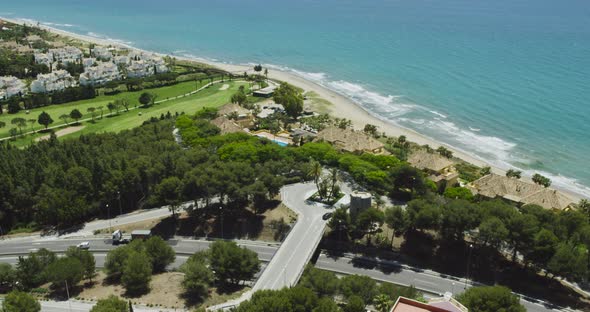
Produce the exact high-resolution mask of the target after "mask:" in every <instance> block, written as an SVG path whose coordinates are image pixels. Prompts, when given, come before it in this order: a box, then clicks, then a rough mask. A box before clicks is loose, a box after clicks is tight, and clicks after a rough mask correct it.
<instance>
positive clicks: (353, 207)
mask: <svg viewBox="0 0 590 312" xmlns="http://www.w3.org/2000/svg"><path fill="white" fill-rule="evenodd" d="M371 198H372V195H371V193H366V192H357V191H355V192H352V193H351V194H350V214H351V215H357V214H359V213H361V212H363V211H364V210H367V209H369V208H371Z"/></svg>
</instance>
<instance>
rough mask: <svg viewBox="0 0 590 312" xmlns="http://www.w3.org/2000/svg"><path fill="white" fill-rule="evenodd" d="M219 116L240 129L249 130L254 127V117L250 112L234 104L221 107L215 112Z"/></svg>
mask: <svg viewBox="0 0 590 312" xmlns="http://www.w3.org/2000/svg"><path fill="white" fill-rule="evenodd" d="M217 113H218V114H219V116H226V117H227V118H229V119H232V120H234V122H235V123H236V124H237V125H238V126H240V127H241V128H250V127H252V126H253V125H254V116H253V115H252V112H251V111H250V110H249V109H247V108H244V107H242V106H240V105H238V104H235V103H229V104H225V105H223V106H221V107H220V108H219V110H218V111H217Z"/></svg>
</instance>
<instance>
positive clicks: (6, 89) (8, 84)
mask: <svg viewBox="0 0 590 312" xmlns="http://www.w3.org/2000/svg"><path fill="white" fill-rule="evenodd" d="M26 92H27V86H26V85H25V83H24V82H23V81H22V80H20V79H18V78H16V77H13V76H4V77H0V99H7V98H9V97H12V96H15V95H20V96H22V95H23V94H25V93H26Z"/></svg>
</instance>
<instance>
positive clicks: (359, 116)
mask: <svg viewBox="0 0 590 312" xmlns="http://www.w3.org/2000/svg"><path fill="white" fill-rule="evenodd" d="M0 19H3V20H5V21H7V22H11V23H14V24H25V23H27V24H34V23H33V22H34V21H33V20H29V19H14V18H6V17H0ZM38 26H39V27H40V28H42V29H45V30H47V31H50V32H52V33H54V34H57V35H60V36H64V37H70V38H73V39H75V40H79V41H84V42H89V43H94V44H98V45H104V46H118V47H123V48H126V49H132V50H137V51H143V52H147V53H154V54H157V55H160V56H170V57H174V58H176V59H179V60H185V61H191V62H199V63H203V64H206V65H210V66H213V67H217V68H220V69H222V70H225V71H228V72H238V73H243V72H247V73H248V74H251V73H254V69H253V68H252V66H250V65H242V64H229V63H222V62H218V61H211V60H208V59H204V58H200V57H188V56H178V55H174V54H166V53H159V52H154V51H149V50H145V49H140V48H136V47H134V46H132V45H129V44H126V43H123V42H120V41H116V40H112V39H102V38H97V37H92V36H88V35H81V34H77V33H74V32H70V31H66V30H62V29H58V28H55V27H51V26H48V25H44V24H42V23H40V22H39V25H38ZM268 77H269V78H271V79H275V80H280V81H284V82H287V83H289V84H292V85H294V86H296V87H299V88H301V89H303V90H304V92H314V93H316V94H317V95H318V97H319V98H321V99H324V100H327V101H328V102H330V105H326V106H325V108H326V110H327V111H328V113H329V114H330V115H331V116H338V118H346V119H349V120H351V121H352V125H353V128H354V129H356V130H362V129H363V127H364V125H365V124H373V125H375V126H377V128H378V131H379V132H384V133H385V134H387V135H388V136H394V137H398V136H400V135H404V136H406V137H407V139H408V141H411V142H414V143H417V144H419V145H425V144H428V145H429V146H430V147H432V148H434V149H436V148H438V147H439V146H444V147H445V148H447V149H449V150H450V151H452V152H453V156H454V157H455V158H459V159H461V160H463V161H465V162H467V163H470V164H473V165H476V166H478V167H485V166H489V167H490V168H491V171H492V172H493V173H496V174H500V175H504V174H505V173H506V170H505V169H502V168H500V167H498V166H496V165H493V164H492V163H490V161H487V160H485V159H483V158H481V157H479V156H476V155H473V154H471V153H469V152H467V151H464V150H461V149H458V148H456V147H453V146H451V145H448V144H445V143H444V142H439V141H437V140H435V139H433V138H430V137H428V136H426V135H423V134H420V133H418V132H416V131H414V130H412V129H409V128H406V127H403V126H400V125H397V124H394V123H392V122H388V121H384V120H382V119H380V118H378V117H377V116H374V115H372V114H371V113H370V112H369V111H367V110H365V109H364V108H362V107H361V105H360V104H358V103H356V102H355V101H354V100H352V99H350V98H348V97H346V96H344V95H342V94H341V93H338V92H336V91H334V90H331V89H329V88H327V87H325V86H322V85H320V84H318V83H316V82H314V81H311V80H308V79H306V78H304V77H301V76H300V75H297V74H295V73H292V72H289V71H284V70H279V69H275V68H269V71H268ZM311 108H312V109H313V110H317V109H316V108H317V107H314V106H313V105H312V106H311ZM521 180H523V181H527V182H532V180H531V178H530V177H528V176H524V175H523V177H522V178H521ZM551 188H554V189H557V190H559V191H562V192H563V193H564V194H566V195H568V196H569V197H571V198H572V200H573V202H574V203H577V202H578V201H579V200H580V199H582V198H586V197H587V196H586V195H584V194H582V193H580V192H576V191H575V190H572V189H570V188H567V187H561V186H556V185H552V186H551Z"/></svg>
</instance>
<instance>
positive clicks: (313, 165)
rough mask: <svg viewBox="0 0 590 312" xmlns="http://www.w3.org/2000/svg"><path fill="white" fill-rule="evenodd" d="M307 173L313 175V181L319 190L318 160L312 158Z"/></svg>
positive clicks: (320, 167) (319, 166) (319, 170)
mask: <svg viewBox="0 0 590 312" xmlns="http://www.w3.org/2000/svg"><path fill="white" fill-rule="evenodd" d="M308 174H309V175H310V176H312V177H313V183H315V186H316V187H317V189H318V191H319V189H320V184H319V183H320V177H321V176H322V164H320V162H319V161H317V160H312V161H311V163H310V169H309V173H308Z"/></svg>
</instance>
